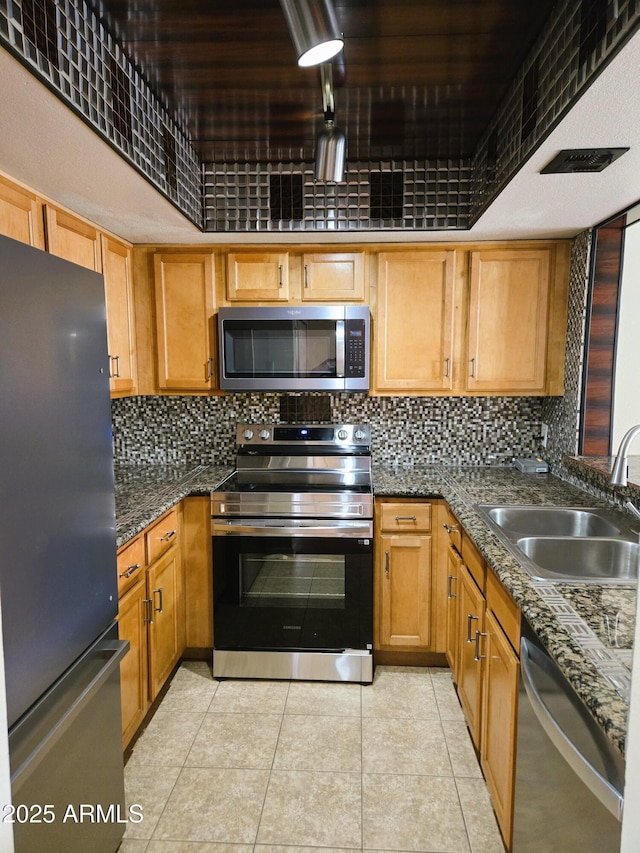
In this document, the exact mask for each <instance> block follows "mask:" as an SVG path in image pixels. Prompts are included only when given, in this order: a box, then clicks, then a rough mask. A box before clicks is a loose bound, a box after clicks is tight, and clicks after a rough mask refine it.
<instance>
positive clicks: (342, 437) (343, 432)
mask: <svg viewBox="0 0 640 853" xmlns="http://www.w3.org/2000/svg"><path fill="white" fill-rule="evenodd" d="M338 438H339V439H340V441H345V439H347V438H349V433H348V432H347V431H346V429H339V430H338Z"/></svg>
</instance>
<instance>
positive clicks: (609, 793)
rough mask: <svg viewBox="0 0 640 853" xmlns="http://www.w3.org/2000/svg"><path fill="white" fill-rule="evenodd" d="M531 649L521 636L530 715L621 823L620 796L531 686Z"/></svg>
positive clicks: (532, 684)
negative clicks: (536, 720)
mask: <svg viewBox="0 0 640 853" xmlns="http://www.w3.org/2000/svg"><path fill="white" fill-rule="evenodd" d="M531 649H533V646H532V645H531V644H530V643H529V641H528V640H527V639H526V638H525V637H523V638H522V640H521V648H520V651H521V656H520V666H521V674H522V682H523V684H524V688H525V690H526V693H527V696H528V698H529V701H530V703H531V707H532V708H533V712H534V714H535V715H536V717H537V718H538V722H539V723H540V725H541V726H542V728H543V729H544V731H545V732H546V734H547V736H548V738H549V740H550V741H551V742H552V743H553V745H554V746H555V747H556V749H557V750H558V752H559V753H560V755H561V756H562V757H563V758H564V760H565V761H566V762H567V763H568V764H569V766H570V767H571V768H572V770H573V771H574V773H576V775H577V776H578V777H579V778H580V779H582V781H583V782H584V784H585V785H586V786H587V787H588V788H589V790H590V791H591V792H592V793H593V794H595V796H596V797H597V798H598V799H599V800H600V802H601V803H602V804H603V805H604V806H606V808H607V809H608V810H609V811H610V812H611V814H612V815H613V816H614V817H616V818H617V819H618V820H622V807H623V804H624V799H623V797H622V796H621V795H620V794H619V793H618V791H616V789H615V788H614V787H613V786H612V785H610V784H609V782H608V781H607V780H606V779H604V778H603V777H602V776H601V775H600V773H598V771H597V770H596V769H595V767H593V765H592V764H591V763H590V762H589V761H588V760H587V759H586V758H585V756H584V755H583V754H582V753H581V752H580V751H579V750H578V748H577V747H576V746H575V744H574V743H573V742H572V741H571V740H570V739H569V737H568V736H567V734H566V733H565V732H564V731H563V729H562V728H561V727H560V726H559V725H558V723H557V721H556V720H555V718H554V717H553V716H552V714H551V712H550V711H549V709H548V708H547V706H546V705H545V703H544V700H543V698H542V696H541V695H540V692H539V691H538V688H537V687H536V684H535V679H534V676H533V673H532V672H531V665H530V663H529V660H530V651H531Z"/></svg>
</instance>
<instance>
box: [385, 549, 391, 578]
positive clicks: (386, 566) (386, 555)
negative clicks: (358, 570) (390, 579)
mask: <svg viewBox="0 0 640 853" xmlns="http://www.w3.org/2000/svg"><path fill="white" fill-rule="evenodd" d="M389 562H390V561H389V552H388V551H385V552H384V572H385V574H386V575H388V574H389Z"/></svg>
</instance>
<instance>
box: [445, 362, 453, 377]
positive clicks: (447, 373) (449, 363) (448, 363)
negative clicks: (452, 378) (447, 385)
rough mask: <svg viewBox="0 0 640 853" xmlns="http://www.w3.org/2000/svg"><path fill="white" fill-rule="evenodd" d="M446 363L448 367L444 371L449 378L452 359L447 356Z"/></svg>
mask: <svg viewBox="0 0 640 853" xmlns="http://www.w3.org/2000/svg"><path fill="white" fill-rule="evenodd" d="M444 363H445V364H446V368H445V371H444V378H445V379H448V378H449V367H450V366H451V359H450V358H445V360H444Z"/></svg>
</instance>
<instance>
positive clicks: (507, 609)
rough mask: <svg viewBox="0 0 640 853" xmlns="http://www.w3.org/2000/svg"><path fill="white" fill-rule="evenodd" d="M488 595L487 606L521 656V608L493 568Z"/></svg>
mask: <svg viewBox="0 0 640 853" xmlns="http://www.w3.org/2000/svg"><path fill="white" fill-rule="evenodd" d="M486 597H487V608H488V609H489V610H491V611H492V612H493V614H494V615H495V617H496V619H497V620H498V622H499V623H500V627H501V628H502V630H503V631H504V633H505V634H506V636H507V639H508V640H509V642H510V643H511V645H512V646H513V648H514V649H515V651H516V654H517V655H518V657H520V651H519V650H520V608H519V607H518V605H517V604H516V603H515V601H514V600H513V599H512V598H511V596H510V595H509V593H508V592H507V590H506V589H505V588H504V587H503V586H502V584H501V583H500V581H499V580H498V578H497V577H496V575H495V574H494V573H493V572H492V571H491V569H488V570H487V595H486Z"/></svg>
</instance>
